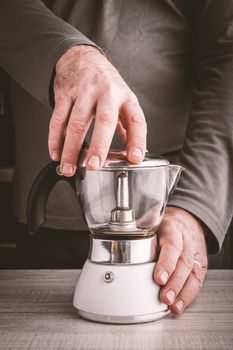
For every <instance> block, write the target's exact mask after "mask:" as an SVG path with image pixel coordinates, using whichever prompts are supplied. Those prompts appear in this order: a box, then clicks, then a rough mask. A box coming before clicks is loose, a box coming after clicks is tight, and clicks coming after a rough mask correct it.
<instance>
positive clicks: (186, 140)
mask: <svg viewBox="0 0 233 350" xmlns="http://www.w3.org/2000/svg"><path fill="white" fill-rule="evenodd" d="M0 8H1V11H0V64H1V65H2V66H3V68H4V69H5V70H6V71H7V72H8V73H9V74H10V75H11V76H12V77H13V79H14V81H12V85H11V88H12V91H11V93H12V100H13V101H14V103H13V108H12V111H13V115H14V120H15V130H16V131H15V135H16V169H15V192H14V193H15V195H14V208H15V212H16V214H17V216H18V218H19V220H20V221H22V222H25V207H26V200H27V196H28V191H29V189H30V186H31V184H32V181H33V179H34V178H35V176H36V175H37V174H38V172H39V171H40V169H41V168H42V166H43V165H45V164H46V162H48V161H49V156H48V150H47V135H48V123H49V118H50V114H51V107H52V103H53V102H52V100H53V96H52V83H53V77H54V66H55V63H56V61H57V59H58V58H59V57H60V56H61V55H62V54H63V53H64V52H65V51H66V50H67V49H68V48H69V47H71V46H73V45H78V44H87V45H97V46H98V47H99V48H101V49H103V50H104V51H105V52H106V53H107V55H109V57H110V58H111V61H112V62H113V64H114V65H116V67H117V68H118V69H119V71H120V73H121V75H122V76H123V78H124V79H125V80H126V82H127V83H128V85H129V86H130V87H131V88H132V90H133V91H134V92H135V94H136V95H137V97H138V99H139V102H140V104H141V106H142V108H143V110H144V113H145V116H146V121H147V124H148V149H149V150H150V151H151V152H154V153H157V154H161V155H165V156H167V157H168V158H169V159H171V160H173V161H174V160H175V161H176V162H177V163H179V164H181V165H182V166H184V168H185V169H186V170H185V172H183V173H182V176H181V179H180V181H179V184H178V187H177V190H176V191H175V192H174V194H173V195H172V197H171V198H170V201H169V204H170V205H174V206H178V207H181V208H184V209H186V210H188V211H189V212H191V213H192V214H193V215H195V216H197V217H198V218H199V219H200V220H202V221H203V222H204V223H205V225H206V226H207V227H208V228H209V232H210V233H209V235H208V237H207V241H208V242H209V251H210V252H216V251H217V250H218V249H219V247H220V246H221V244H222V242H223V239H224V236H225V233H226V231H227V228H228V225H229V223H230V220H231V218H232V212H233V210H232V209H233V201H232V197H233V177H232V174H233V2H232V1H229V0H222V1H219V0H211V1H209V0H206V1H205V0H157V1H154V0H147V1H141V0H127V1H124V0H98V1H92V0H78V1H76V0H54V1H52V0H51V1H44V4H43V3H42V2H41V1H38V0H33V1H32V0H15V1H7V0H5V1H2V2H1V4H0ZM116 142H117V141H116ZM47 225H48V226H49V227H55V228H67V229H78V228H83V227H84V224H83V222H82V218H81V214H80V209H79V207H78V203H77V202H76V200H75V197H74V196H73V197H72V194H71V192H70V189H69V188H68V187H67V186H66V185H65V184H64V185H59V188H56V189H55V190H54V193H53V194H52V195H51V198H50V201H49V205H48V223H47Z"/></svg>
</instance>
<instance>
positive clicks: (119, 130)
mask: <svg viewBox="0 0 233 350" xmlns="http://www.w3.org/2000/svg"><path fill="white" fill-rule="evenodd" d="M116 131H117V133H118V134H119V136H120V138H121V142H122V143H123V145H126V143H127V133H126V130H125V128H124V127H123V125H122V122H121V121H120V120H118V123H117V127H116Z"/></svg>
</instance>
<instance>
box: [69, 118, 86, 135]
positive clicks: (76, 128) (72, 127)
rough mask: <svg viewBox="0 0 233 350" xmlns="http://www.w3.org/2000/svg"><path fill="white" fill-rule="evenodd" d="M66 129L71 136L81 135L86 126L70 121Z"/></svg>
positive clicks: (76, 121) (77, 121)
mask: <svg viewBox="0 0 233 350" xmlns="http://www.w3.org/2000/svg"><path fill="white" fill-rule="evenodd" d="M68 129H69V131H70V132H72V133H73V134H76V135H82V134H83V133H84V132H85V130H86V125H85V123H83V122H81V121H79V120H71V121H70V122H69V126H68Z"/></svg>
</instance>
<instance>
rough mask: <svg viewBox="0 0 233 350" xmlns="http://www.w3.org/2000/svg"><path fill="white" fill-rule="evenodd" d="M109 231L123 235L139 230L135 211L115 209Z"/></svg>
mask: <svg viewBox="0 0 233 350" xmlns="http://www.w3.org/2000/svg"><path fill="white" fill-rule="evenodd" d="M109 229H110V230H115V231H119V232H121V233H123V232H124V231H132V230H133V231H134V230H136V229H137V225H136V221H135V220H134V211H133V209H113V210H112V212H111V221H110V222H109Z"/></svg>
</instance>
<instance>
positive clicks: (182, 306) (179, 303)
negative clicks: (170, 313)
mask: <svg viewBox="0 0 233 350" xmlns="http://www.w3.org/2000/svg"><path fill="white" fill-rule="evenodd" d="M175 306H176V308H177V309H178V310H179V311H182V310H183V308H184V302H183V300H181V299H180V300H178V301H177V302H176V304H175Z"/></svg>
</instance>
